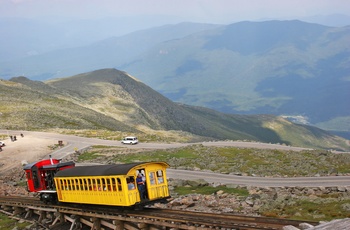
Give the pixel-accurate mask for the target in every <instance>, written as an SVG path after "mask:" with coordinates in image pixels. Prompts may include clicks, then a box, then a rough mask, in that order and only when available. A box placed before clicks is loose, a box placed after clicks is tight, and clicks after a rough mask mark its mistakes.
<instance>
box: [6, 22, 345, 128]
mask: <svg viewBox="0 0 350 230" xmlns="http://www.w3.org/2000/svg"><path fill="white" fill-rule="evenodd" d="M196 26H198V27H196ZM349 40H350V27H349V26H346V27H328V26H322V25H318V24H312V23H306V22H302V21H297V20H291V21H264V22H248V21H246V22H239V23H233V24H231V25H226V26H222V25H203V24H200V25H197V24H193V23H184V24H177V25H167V26H164V27H159V28H152V29H150V30H143V31H138V32H135V33H131V34H128V35H126V36H122V37H117V38H111V39H108V40H105V41H101V42H98V43H95V44H92V45H90V46H84V47H79V48H74V49H66V50H60V51H57V52H50V53H47V54H45V55H37V56H34V57H31V58H26V59H21V60H17V61H11V62H2V63H0V76H5V77H8V78H9V77H11V76H19V75H22V73H25V74H24V75H25V76H27V77H28V78H30V79H33V80H46V79H48V78H57V77H58V76H64V77H67V76H71V75H74V74H78V73H82V72H87V71H93V70H96V69H101V68H111V67H112V68H117V69H121V70H124V71H126V72H128V73H130V74H131V75H133V76H136V77H137V78H138V79H140V80H141V81H142V82H144V83H145V84H147V85H149V86H150V87H152V88H153V89H155V90H157V91H158V92H160V93H162V94H163V95H165V96H166V97H168V98H169V99H170V100H172V101H176V102H179V103H184V104H188V105H195V106H203V107H207V108H212V109H215V110H217V111H221V112H225V113H232V114H237V113H238V114H274V115H285V116H290V117H293V116H294V117H298V116H302V117H303V119H302V120H303V121H306V122H309V123H310V124H313V125H316V126H318V127H321V128H323V129H327V130H334V131H344V132H350V109H349V106H348V103H347V100H344V98H350V90H349V89H350V79H349V76H348V73H349V72H350V63H349V58H348V57H349V56H350V43H349Z"/></svg>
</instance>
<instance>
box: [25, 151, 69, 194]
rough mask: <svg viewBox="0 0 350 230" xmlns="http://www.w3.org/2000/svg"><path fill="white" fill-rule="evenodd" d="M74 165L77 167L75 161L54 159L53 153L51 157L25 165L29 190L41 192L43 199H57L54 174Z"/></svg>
mask: <svg viewBox="0 0 350 230" xmlns="http://www.w3.org/2000/svg"><path fill="white" fill-rule="evenodd" d="M73 167H75V163H74V162H73V161H69V162H61V160H57V159H52V158H51V155H50V159H44V160H41V161H38V162H34V163H31V164H27V165H25V166H24V167H23V169H24V171H25V173H26V178H27V190H28V191H29V192H39V194H40V200H42V201H52V200H53V199H56V198H55V197H56V191H55V190H56V188H55V183H54V180H53V178H54V175H55V174H56V172H58V171H61V170H64V169H67V168H73Z"/></svg>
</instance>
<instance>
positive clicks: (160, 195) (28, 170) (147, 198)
mask: <svg viewBox="0 0 350 230" xmlns="http://www.w3.org/2000/svg"><path fill="white" fill-rule="evenodd" d="M168 167H169V165H168V164H167V163H165V162H137V163H129V164H111V165H93V166H75V163H74V162H72V161H70V162H61V161H60V160H57V159H52V158H51V156H50V159H45V160H41V161H38V162H34V163H31V164H27V165H25V166H24V167H23V169H24V171H25V174H26V179H27V189H28V191H29V192H37V193H39V195H40V200H41V201H43V202H44V203H53V204H54V203H57V202H68V203H79V204H96V205H113V206H121V207H140V206H143V205H146V204H150V203H155V202H165V201H166V200H167V199H168V198H169V197H170V195H169V189H168V182H167V177H166V168H168ZM137 176H139V177H141V178H142V182H143V184H144V189H143V190H140V189H138V185H137ZM138 181H140V180H138Z"/></svg>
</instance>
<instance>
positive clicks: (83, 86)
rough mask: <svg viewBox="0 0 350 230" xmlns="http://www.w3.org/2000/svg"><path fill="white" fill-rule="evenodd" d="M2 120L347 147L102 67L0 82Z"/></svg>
mask: <svg viewBox="0 0 350 230" xmlns="http://www.w3.org/2000/svg"><path fill="white" fill-rule="evenodd" d="M0 96H1V98H2V105H1V108H2V109H1V114H0V125H1V127H3V128H6V129H18V130H20V129H28V130H33V129H34V130H47V129H54V128H55V129H71V130H83V129H85V130H86V129H87V130H90V129H92V130H110V131H115V132H125V133H135V134H141V133H145V132H146V133H150V134H156V133H157V134H156V135H159V132H160V131H162V132H163V133H166V132H173V131H177V132H179V135H185V134H186V133H187V134H186V136H188V134H191V135H192V139H191V140H189V141H193V140H226V139H230V140H250V141H262V142H271V143H283V144H288V145H295V146H304V147H312V148H327V149H329V148H332V149H338V150H347V149H350V148H349V146H348V145H347V144H346V140H345V139H342V138H340V137H337V136H334V135H331V134H329V133H327V132H325V131H323V130H321V129H318V128H315V127H311V126H305V125H297V124H294V123H292V122H290V121H288V120H286V119H283V118H281V117H276V116H272V115H232V114H224V113H220V112H217V111H214V110H211V109H207V108H203V107H196V106H190V105H185V104H179V103H174V102H172V101H170V100H169V99H167V98H166V97H164V96H162V95H161V94H160V93H158V92H156V91H154V90H153V89H152V88H150V87H149V86H147V85H145V84H144V83H142V82H141V81H139V80H138V79H136V78H134V77H132V76H130V75H129V74H127V73H126V72H123V71H119V70H116V69H101V70H97V71H93V72H88V73H83V74H79V75H76V76H72V77H68V78H61V79H52V80H50V81H47V82H40V81H32V80H29V79H28V78H25V77H16V78H12V79H10V80H9V81H7V80H1V81H0Z"/></svg>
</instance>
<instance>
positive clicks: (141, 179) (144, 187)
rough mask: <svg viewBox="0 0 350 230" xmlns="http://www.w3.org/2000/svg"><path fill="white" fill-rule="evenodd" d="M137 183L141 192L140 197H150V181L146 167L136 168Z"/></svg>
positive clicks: (144, 198) (142, 198) (143, 198)
mask: <svg viewBox="0 0 350 230" xmlns="http://www.w3.org/2000/svg"><path fill="white" fill-rule="evenodd" d="M136 175H137V178H136V185H137V188H138V190H139V193H140V198H141V201H142V200H146V199H148V183H147V180H146V171H145V169H138V170H136Z"/></svg>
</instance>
